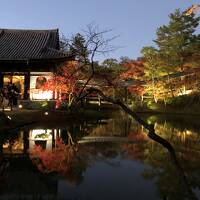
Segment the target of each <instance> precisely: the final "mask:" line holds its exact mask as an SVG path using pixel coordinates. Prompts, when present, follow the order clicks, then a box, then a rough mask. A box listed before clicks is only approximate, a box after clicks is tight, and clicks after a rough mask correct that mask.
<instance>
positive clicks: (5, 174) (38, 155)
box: [0, 111, 200, 200]
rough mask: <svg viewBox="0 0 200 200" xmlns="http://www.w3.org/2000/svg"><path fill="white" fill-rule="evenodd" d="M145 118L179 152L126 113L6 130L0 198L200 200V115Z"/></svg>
mask: <svg viewBox="0 0 200 200" xmlns="http://www.w3.org/2000/svg"><path fill="white" fill-rule="evenodd" d="M143 119H145V120H146V121H147V122H148V123H155V129H156V133H157V134H158V135H159V136H161V137H162V138H164V139H165V140H166V141H168V142H169V143H170V144H171V145H172V146H173V149H172V150H171V151H169V150H168V149H167V148H165V147H163V146H162V145H161V144H159V143H157V142H156V141H154V140H152V139H150V138H149V137H148V134H147V132H146V131H145V130H144V128H143V127H142V126H139V125H138V124H137V123H136V122H135V121H134V120H133V119H132V118H131V117H129V116H128V115H126V114H124V113H123V112H121V111H118V112H114V113H113V114H112V116H110V117H109V118H107V119H98V120H95V119H93V120H82V121H73V120H72V121H68V122H66V125H62V126H59V125H53V127H52V125H49V124H35V125H32V126H30V127H26V128H24V129H21V130H18V131H16V132H14V133H4V134H3V133H2V134H1V137H0V155H1V157H0V161H1V166H0V199H63V200H79V199H80V200H103V199H104V200H111V199H114V200H129V199H130V200H133V199H134V200H173V199H181V200H182V199H200V190H199V189H200V121H199V118H198V117H186V116H178V115H177V116H159V115H156V116H143ZM174 152H175V154H174Z"/></svg>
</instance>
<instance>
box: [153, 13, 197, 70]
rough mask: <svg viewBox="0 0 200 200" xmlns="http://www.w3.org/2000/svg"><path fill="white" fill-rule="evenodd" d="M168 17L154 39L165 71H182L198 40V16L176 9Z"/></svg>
mask: <svg viewBox="0 0 200 200" xmlns="http://www.w3.org/2000/svg"><path fill="white" fill-rule="evenodd" d="M169 18H170V21H169V24H168V25H164V26H161V27H160V28H158V30H157V38H156V40H155V43H156V44H157V46H158V48H159V52H160V56H161V59H162V61H163V64H164V65H165V66H166V68H165V69H166V72H167V73H171V72H174V71H176V70H178V71H183V70H184V67H185V65H186V64H187V62H188V61H189V59H190V58H191V56H192V55H193V54H194V53H195V52H196V51H197V47H198V44H199V42H200V41H199V37H197V36H196V35H195V30H196V28H197V26H198V25H199V22H200V17H195V15H194V14H193V13H192V14H191V15H186V14H185V12H181V11H180V10H179V9H177V10H175V12H174V13H171V14H170V15H169Z"/></svg>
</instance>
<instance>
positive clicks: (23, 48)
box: [0, 29, 70, 99]
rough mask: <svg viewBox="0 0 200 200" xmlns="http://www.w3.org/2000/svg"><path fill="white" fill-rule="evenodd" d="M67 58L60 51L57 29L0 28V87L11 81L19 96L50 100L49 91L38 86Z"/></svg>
mask: <svg viewBox="0 0 200 200" xmlns="http://www.w3.org/2000/svg"><path fill="white" fill-rule="evenodd" d="M69 59H70V56H69V55H66V54H64V53H63V52H61V51H60V48H59V34H58V29H55V30H14V29H0V88H1V87H2V86H5V85H7V84H8V83H14V84H15V85H16V86H17V87H18V89H19V90H20V97H21V98H22V99H28V98H29V97H30V99H52V98H53V97H54V96H53V93H52V92H43V91H42V90H41V86H42V84H44V80H48V78H49V77H50V75H51V73H50V72H53V71H54V70H55V68H56V67H57V66H59V65H60V64H61V63H62V62H64V61H66V60H69Z"/></svg>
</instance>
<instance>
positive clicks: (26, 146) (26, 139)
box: [23, 131, 29, 154]
mask: <svg viewBox="0 0 200 200" xmlns="http://www.w3.org/2000/svg"><path fill="white" fill-rule="evenodd" d="M23 142H24V153H25V154H26V153H27V151H28V149H29V132H28V131H23Z"/></svg>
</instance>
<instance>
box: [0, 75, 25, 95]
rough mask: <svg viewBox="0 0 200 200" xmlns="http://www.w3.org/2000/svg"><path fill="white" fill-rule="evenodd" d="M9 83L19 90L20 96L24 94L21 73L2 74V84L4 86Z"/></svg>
mask: <svg viewBox="0 0 200 200" xmlns="http://www.w3.org/2000/svg"><path fill="white" fill-rule="evenodd" d="M9 83H14V84H15V86H16V87H17V88H18V89H19V91H20V97H21V98H23V94H24V76H23V75H20V76H18V75H4V77H3V84H4V86H6V85H8V84H9Z"/></svg>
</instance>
